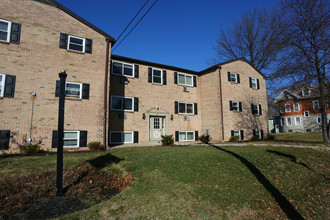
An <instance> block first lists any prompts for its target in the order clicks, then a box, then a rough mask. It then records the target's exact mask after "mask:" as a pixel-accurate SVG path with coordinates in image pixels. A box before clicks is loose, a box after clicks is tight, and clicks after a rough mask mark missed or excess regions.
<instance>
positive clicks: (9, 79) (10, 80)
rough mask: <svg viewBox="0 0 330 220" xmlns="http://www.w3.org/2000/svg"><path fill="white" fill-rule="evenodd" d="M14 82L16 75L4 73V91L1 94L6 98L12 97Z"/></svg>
mask: <svg viewBox="0 0 330 220" xmlns="http://www.w3.org/2000/svg"><path fill="white" fill-rule="evenodd" d="M15 83H16V76H14V75H6V80H5V91H4V94H3V96H4V97H7V98H14V95H15Z"/></svg>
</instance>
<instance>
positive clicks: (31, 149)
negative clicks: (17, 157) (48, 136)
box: [19, 144, 41, 154]
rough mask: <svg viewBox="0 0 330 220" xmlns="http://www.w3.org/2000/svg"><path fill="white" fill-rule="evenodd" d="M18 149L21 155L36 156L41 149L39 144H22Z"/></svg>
mask: <svg viewBox="0 0 330 220" xmlns="http://www.w3.org/2000/svg"><path fill="white" fill-rule="evenodd" d="M19 149H20V151H21V153H23V154H37V153H39V152H40V151H41V147H40V145H39V144H31V145H28V144H24V145H19Z"/></svg>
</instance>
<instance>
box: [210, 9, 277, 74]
mask: <svg viewBox="0 0 330 220" xmlns="http://www.w3.org/2000/svg"><path fill="white" fill-rule="evenodd" d="M276 42H277V38H276V34H275V32H274V31H273V29H272V28H271V26H270V25H269V20H268V19H267V15H266V12H265V11H262V10H258V9H254V10H253V11H248V12H246V13H244V14H243V15H242V17H241V19H240V20H238V21H234V24H233V27H232V28H230V29H228V30H224V29H220V35H219V38H218V40H217V44H216V46H215V49H216V51H217V55H218V60H215V62H218V61H219V60H220V61H224V60H228V59H229V60H230V59H236V58H240V57H244V58H245V59H247V60H248V61H249V62H250V63H251V64H252V66H253V67H255V68H256V69H258V70H263V69H265V68H267V67H268V66H269V65H270V64H271V63H272V61H273V60H274V59H275V58H276V56H277V51H278V48H279V45H278V44H277V43H276Z"/></svg>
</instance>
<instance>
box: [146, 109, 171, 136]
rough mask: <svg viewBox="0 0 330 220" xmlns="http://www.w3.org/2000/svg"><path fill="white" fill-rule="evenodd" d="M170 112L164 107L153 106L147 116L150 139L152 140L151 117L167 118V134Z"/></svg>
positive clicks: (166, 132)
mask: <svg viewBox="0 0 330 220" xmlns="http://www.w3.org/2000/svg"><path fill="white" fill-rule="evenodd" d="M168 116H169V113H168V112H167V111H165V110H163V109H160V108H159V107H156V108H152V109H151V110H149V111H148V112H147V118H148V125H147V126H148V129H147V137H148V141H149V142H150V141H151V139H150V121H151V120H150V117H164V119H165V135H167V134H168V120H169V117H168Z"/></svg>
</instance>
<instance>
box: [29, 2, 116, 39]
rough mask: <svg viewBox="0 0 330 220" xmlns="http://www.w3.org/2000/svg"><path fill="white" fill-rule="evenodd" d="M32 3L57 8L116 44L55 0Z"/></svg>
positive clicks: (108, 36)
mask: <svg viewBox="0 0 330 220" xmlns="http://www.w3.org/2000/svg"><path fill="white" fill-rule="evenodd" d="M34 1H38V2H42V3H45V4H49V5H51V6H54V7H56V8H58V9H60V10H62V11H64V12H65V13H67V14H68V15H70V16H71V17H73V18H75V19H77V20H78V21H80V22H81V23H83V24H85V25H86V26H88V27H89V28H91V29H93V30H94V31H96V32H97V33H99V34H101V35H103V36H104V37H105V38H106V39H108V40H109V41H110V42H111V43H112V44H115V43H116V40H115V39H114V38H113V37H112V36H110V35H109V34H107V33H105V32H104V31H102V30H101V29H99V28H98V27H96V26H95V25H93V24H91V23H90V22H88V21H86V20H85V19H83V18H82V17H80V16H79V15H77V14H76V13H74V12H73V11H71V10H70V9H68V8H66V7H65V6H63V5H61V4H60V3H58V2H57V1H55V0H34Z"/></svg>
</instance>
